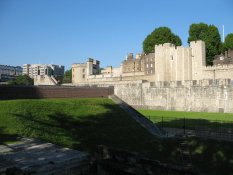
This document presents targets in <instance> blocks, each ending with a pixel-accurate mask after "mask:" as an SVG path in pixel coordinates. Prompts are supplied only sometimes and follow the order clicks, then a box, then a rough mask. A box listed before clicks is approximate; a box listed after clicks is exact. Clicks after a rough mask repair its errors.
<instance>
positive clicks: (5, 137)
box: [0, 127, 19, 145]
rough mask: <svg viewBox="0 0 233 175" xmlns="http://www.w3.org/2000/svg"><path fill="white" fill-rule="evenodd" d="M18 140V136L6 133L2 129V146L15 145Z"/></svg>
mask: <svg viewBox="0 0 233 175" xmlns="http://www.w3.org/2000/svg"><path fill="white" fill-rule="evenodd" d="M18 140H19V139H18V135H16V134H9V133H6V132H5V131H4V128H3V127H0V145H5V144H6V143H13V142H16V141H18Z"/></svg>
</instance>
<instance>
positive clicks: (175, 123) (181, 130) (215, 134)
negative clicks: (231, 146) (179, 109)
mask: <svg viewBox="0 0 233 175" xmlns="http://www.w3.org/2000/svg"><path fill="white" fill-rule="evenodd" d="M148 119H149V120H151V121H152V122H153V123H154V124H156V125H157V126H158V127H160V128H161V129H163V130H165V131H167V132H168V133H170V134H174V135H187V134H189V135H194V136H197V137H205V138H212V139H218V140H226V141H233V122H232V121H223V120H207V119H190V118H185V117H183V118H176V117H163V116H161V117H151V116H148Z"/></svg>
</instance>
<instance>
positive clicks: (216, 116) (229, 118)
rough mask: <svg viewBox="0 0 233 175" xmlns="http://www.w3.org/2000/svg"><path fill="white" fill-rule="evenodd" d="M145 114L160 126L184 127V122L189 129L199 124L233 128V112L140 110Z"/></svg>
mask: <svg viewBox="0 0 233 175" xmlns="http://www.w3.org/2000/svg"><path fill="white" fill-rule="evenodd" d="M139 112H140V113H142V114H143V115H144V116H146V117H148V118H150V120H151V121H153V122H154V123H156V124H158V125H159V126H162V125H163V126H165V127H175V128H182V127H183V124H184V119H185V124H186V127H187V128H189V129H194V128H195V127H197V126H206V127H210V128H219V127H228V128H229V127H231V128H233V114H229V113H228V114H227V113H207V112H183V111H161V110H144V109H141V110H139Z"/></svg>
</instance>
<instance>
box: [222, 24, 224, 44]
mask: <svg viewBox="0 0 233 175" xmlns="http://www.w3.org/2000/svg"><path fill="white" fill-rule="evenodd" d="M224 40H225V34H224V25H222V42H223V43H224Z"/></svg>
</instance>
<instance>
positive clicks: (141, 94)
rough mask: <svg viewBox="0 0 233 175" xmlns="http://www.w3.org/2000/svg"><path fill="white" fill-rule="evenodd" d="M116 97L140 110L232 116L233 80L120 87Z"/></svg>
mask: <svg viewBox="0 0 233 175" xmlns="http://www.w3.org/2000/svg"><path fill="white" fill-rule="evenodd" d="M114 93H115V94H116V95H117V96H118V97H120V98H121V99H122V100H124V101H125V102H127V103H128V104H130V105H132V106H134V107H137V108H147V109H160V110H176V111H197V112H224V113H233V82H232V81H230V80H215V81H213V80H203V81H199V82H197V81H186V82H183V83H182V82H181V81H180V82H179V81H177V82H156V83H149V82H145V83H128V84H117V85H115V86H114Z"/></svg>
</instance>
